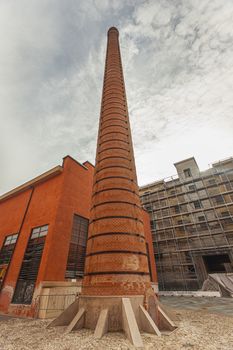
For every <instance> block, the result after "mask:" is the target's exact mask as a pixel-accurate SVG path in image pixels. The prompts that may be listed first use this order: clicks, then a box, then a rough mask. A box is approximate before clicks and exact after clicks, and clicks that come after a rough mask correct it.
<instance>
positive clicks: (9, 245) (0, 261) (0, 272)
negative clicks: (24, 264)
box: [0, 233, 18, 289]
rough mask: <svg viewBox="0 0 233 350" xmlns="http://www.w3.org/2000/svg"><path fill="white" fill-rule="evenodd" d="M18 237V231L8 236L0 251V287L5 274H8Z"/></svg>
mask: <svg viewBox="0 0 233 350" xmlns="http://www.w3.org/2000/svg"><path fill="white" fill-rule="evenodd" d="M17 238H18V234H17V233H16V234H13V235H9V236H7V237H6V238H5V241H4V243H3V246H2V249H1V251H0V289H1V286H2V283H3V279H4V276H5V274H6V270H7V267H8V265H9V263H10V261H11V257H12V254H13V252H14V248H15V244H16V241H17Z"/></svg>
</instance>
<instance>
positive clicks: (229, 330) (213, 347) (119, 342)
mask: <svg viewBox="0 0 233 350" xmlns="http://www.w3.org/2000/svg"><path fill="white" fill-rule="evenodd" d="M166 304H167V305H168V304H171V303H166ZM176 304H177V302H176ZM173 311H174V315H175V317H176V324H177V325H178V327H179V328H178V329H177V330H176V331H174V332H173V333H172V334H171V335H169V336H165V335H164V336H162V337H156V336H154V335H148V334H143V342H144V345H145V349H147V350H149V349H151V350H152V349H156V350H162V349H163V350H181V349H186V350H233V317H232V316H226V315H224V314H222V313H219V314H217V313H210V312H209V311H208V310H206V309H199V310H198V309H192V310H187V309H181V308H180V307H176V308H173ZM48 323H49V321H42V320H28V319H13V318H11V319H6V318H5V319H4V318H2V319H0V350H32V349H33V350H77V349H88V350H90V349H99V350H103V349H121V350H127V349H133V346H132V345H131V344H130V343H129V341H128V340H127V339H126V338H125V336H124V334H122V333H109V334H107V335H105V336H104V337H103V338H102V339H101V340H96V339H94V337H93V332H92V331H89V330H81V331H76V332H73V333H72V334H67V335H64V328H63V327H56V328H46V326H47V324H48Z"/></svg>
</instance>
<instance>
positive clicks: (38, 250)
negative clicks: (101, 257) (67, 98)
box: [0, 156, 156, 317]
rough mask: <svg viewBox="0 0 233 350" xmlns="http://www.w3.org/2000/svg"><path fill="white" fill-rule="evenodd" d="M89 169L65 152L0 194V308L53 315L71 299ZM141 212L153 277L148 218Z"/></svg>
mask: <svg viewBox="0 0 233 350" xmlns="http://www.w3.org/2000/svg"><path fill="white" fill-rule="evenodd" d="M93 175H94V166H93V165H92V164H90V163H89V162H85V163H83V164H81V163H79V162H78V161H76V160H75V159H73V158H72V157H70V156H67V157H65V158H64V159H63V164H62V166H60V165H58V166H56V167H55V168H53V169H50V170H49V171H47V172H46V173H44V174H41V175H39V176H38V177H36V178H35V179H33V180H31V181H29V182H27V183H25V184H23V185H21V186H19V187H17V188H15V189H13V190H12V191H10V192H8V193H6V194H4V195H2V196H0V312H3V313H9V314H17V315H21V316H37V315H38V314H39V316H40V317H54V316H55V315H56V314H57V312H60V311H61V310H62V308H64V307H66V306H67V303H68V304H69V303H70V302H72V301H73V298H75V294H76V292H77V291H78V290H80V282H75V281H78V280H80V278H81V277H83V273H84V262H85V252H86V242H87V232H88V225H89V216H90V207H91V194H92V183H93ZM142 215H143V222H144V227H145V236H146V241H147V249H148V255H147V256H148V258H149V256H150V259H149V261H150V265H149V266H150V270H151V278H152V280H153V281H156V271H155V263H154V256H153V247H152V238H151V231H150V219H149V215H148V213H147V212H145V211H144V210H142ZM56 294H58V296H59V297H58V298H56V297H55V296H56ZM71 294H72V295H71ZM49 295H50V296H51V298H50V297H49ZM52 296H54V297H53V298H52ZM63 296H64V298H63ZM66 296H68V297H67V298H65V297H66ZM62 298H63V299H62ZM41 305H42V306H41ZM48 310H49V312H50V313H49V314H48V312H47V311H48ZM38 311H39V312H38Z"/></svg>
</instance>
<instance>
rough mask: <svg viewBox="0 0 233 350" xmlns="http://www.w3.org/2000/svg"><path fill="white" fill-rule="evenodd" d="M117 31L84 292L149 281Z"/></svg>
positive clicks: (110, 53) (121, 291)
mask: <svg viewBox="0 0 233 350" xmlns="http://www.w3.org/2000/svg"><path fill="white" fill-rule="evenodd" d="M118 36H119V33H118V30H117V29H116V28H114V27H112V28H110V29H109V31H108V44H107V54H106V63H105V73H104V84H103V93H102V103H101V112H100V123H99V134H98V143H97V153H96V165H95V175H94V185H93V197H92V208H91V216H90V225H89V234H88V243H87V251H86V262H85V277H84V281H83V288H82V294H83V295H143V294H144V293H145V291H146V289H147V288H150V287H151V284H150V276H149V267H148V258H147V251H146V243H145V237H144V228H143V218H142V210H141V207H140V199H139V194H138V184H137V176H136V170H135V162H134V154H133V145H132V139H131V131H130V123H129V116H128V108H127V100H126V93H125V84H124V77H123V70H122V64H121V54H120V47H119V41H118Z"/></svg>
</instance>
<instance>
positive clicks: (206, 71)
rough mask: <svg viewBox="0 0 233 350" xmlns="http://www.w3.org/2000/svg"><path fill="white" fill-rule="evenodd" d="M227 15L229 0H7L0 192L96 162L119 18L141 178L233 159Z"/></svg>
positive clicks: (232, 41)
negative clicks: (113, 29) (179, 165)
mask: <svg viewBox="0 0 233 350" xmlns="http://www.w3.org/2000/svg"><path fill="white" fill-rule="evenodd" d="M232 18H233V1H232V0H147V1H141V0H124V1H122V0H111V1H110V0H109V1H108V0H20V1H17V0H0V125H1V126H0V161H1V167H0V169H1V171H0V193H4V192H6V191H8V190H10V189H12V188H13V187H15V186H17V185H20V184H21V183H22V182H25V181H27V180H29V179H31V178H33V177H35V176H37V175H39V174H40V173H42V172H44V171H46V170H48V169H49V168H51V167H53V166H55V165H57V164H61V160H62V157H64V156H65V155H67V154H69V155H71V156H73V157H75V158H76V159H78V160H79V161H81V162H82V161H85V160H87V159H88V160H89V161H91V162H94V159H95V146H96V136H97V127H98V118H99V110H100V98H101V88H102V78H103V69H104V58H105V48H106V32H107V30H108V28H109V27H110V26H112V25H115V26H117V27H118V29H119V31H120V44H121V53H122V60H123V67H124V74H125V81H126V89H127V96H128V105H129V112H130V119H131V126H132V133H133V141H134V146H135V157H136V164H137V171H138V180H139V184H140V185H143V184H146V183H148V182H151V181H154V180H157V179H160V178H163V177H167V176H169V175H173V174H174V173H175V168H174V166H173V163H174V162H177V161H179V160H182V159H185V158H188V157H190V156H195V158H196V160H197V162H198V163H199V166H200V168H201V169H202V170H204V169H206V168H208V166H209V164H210V163H211V162H214V161H217V160H219V159H223V158H226V157H230V156H232V155H233V25H232Z"/></svg>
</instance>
